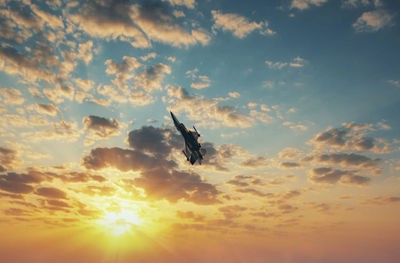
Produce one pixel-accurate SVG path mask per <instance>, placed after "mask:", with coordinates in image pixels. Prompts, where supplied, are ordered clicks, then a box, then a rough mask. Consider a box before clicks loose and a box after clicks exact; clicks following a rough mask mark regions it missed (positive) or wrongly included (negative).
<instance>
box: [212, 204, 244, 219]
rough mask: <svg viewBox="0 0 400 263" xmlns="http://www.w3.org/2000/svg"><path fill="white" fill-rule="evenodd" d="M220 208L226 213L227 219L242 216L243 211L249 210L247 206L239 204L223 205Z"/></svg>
mask: <svg viewBox="0 0 400 263" xmlns="http://www.w3.org/2000/svg"><path fill="white" fill-rule="evenodd" d="M218 210H219V211H220V212H221V213H222V214H223V215H224V217H225V218H226V219H232V218H236V217H240V216H241V215H242V212H244V211H246V210H247V207H244V206H239V205H230V206H223V207H220V208H218Z"/></svg>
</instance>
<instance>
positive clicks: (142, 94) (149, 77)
mask: <svg viewBox="0 0 400 263" xmlns="http://www.w3.org/2000/svg"><path fill="white" fill-rule="evenodd" d="M105 64H106V65H107V69H106V73H107V74H109V75H115V79H114V80H112V83H113V84H114V85H116V86H117V87H118V89H119V91H120V92H122V94H121V93H120V92H118V91H117V90H115V89H114V88H113V87H112V86H110V85H104V86H101V87H99V88H98V92H99V93H100V94H102V95H104V96H108V97H109V98H110V99H111V100H115V101H117V102H119V103H126V102H128V101H129V102H131V103H132V104H134V105H148V104H150V103H152V102H154V98H153V97H152V96H151V93H152V92H153V91H155V90H161V89H162V88H163V86H162V82H163V80H164V77H165V75H166V74H171V68H170V67H169V66H168V65H165V64H163V63H158V64H154V65H152V66H149V67H147V68H145V69H144V70H143V71H142V72H140V73H137V72H136V71H137V70H138V69H139V68H140V67H142V64H141V63H140V62H139V61H138V60H137V59H136V58H134V57H128V56H124V57H123V59H122V62H120V63H118V62H114V61H112V60H111V59H108V60H106V62H105ZM128 81H133V84H130V83H128Z"/></svg>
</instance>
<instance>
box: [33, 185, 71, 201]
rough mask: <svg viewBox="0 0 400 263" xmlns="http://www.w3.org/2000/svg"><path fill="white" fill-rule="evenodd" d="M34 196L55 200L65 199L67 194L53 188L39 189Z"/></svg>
mask: <svg viewBox="0 0 400 263" xmlns="http://www.w3.org/2000/svg"><path fill="white" fill-rule="evenodd" d="M35 194H37V195H41V196H45V197H49V198H55V199H66V198H67V194H66V193H65V192H64V191H62V190H60V189H58V188H55V187H40V188H38V189H36V190H35Z"/></svg>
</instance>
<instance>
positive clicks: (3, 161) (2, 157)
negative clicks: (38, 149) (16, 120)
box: [0, 146, 18, 172]
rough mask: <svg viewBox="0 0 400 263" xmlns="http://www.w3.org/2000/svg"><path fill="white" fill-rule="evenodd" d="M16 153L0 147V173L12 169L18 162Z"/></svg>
mask: <svg viewBox="0 0 400 263" xmlns="http://www.w3.org/2000/svg"><path fill="white" fill-rule="evenodd" d="M17 154H18V153H17V151H15V150H13V149H10V148H7V147H4V146H0V172H2V171H5V170H7V169H12V168H13V166H14V165H15V163H16V162H18V157H17Z"/></svg>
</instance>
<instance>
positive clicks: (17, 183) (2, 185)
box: [0, 172, 45, 194]
mask: <svg viewBox="0 0 400 263" xmlns="http://www.w3.org/2000/svg"><path fill="white" fill-rule="evenodd" d="M44 179H45V178H44V177H43V176H42V175H41V174H40V173H35V172H30V173H23V174H19V173H14V172H8V173H6V174H1V175H0V189H1V190H3V191H6V192H11V193H16V194H27V193H30V192H32V191H33V189H34V188H33V186H32V185H31V184H35V183H40V182H42V181H43V180H44Z"/></svg>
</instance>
